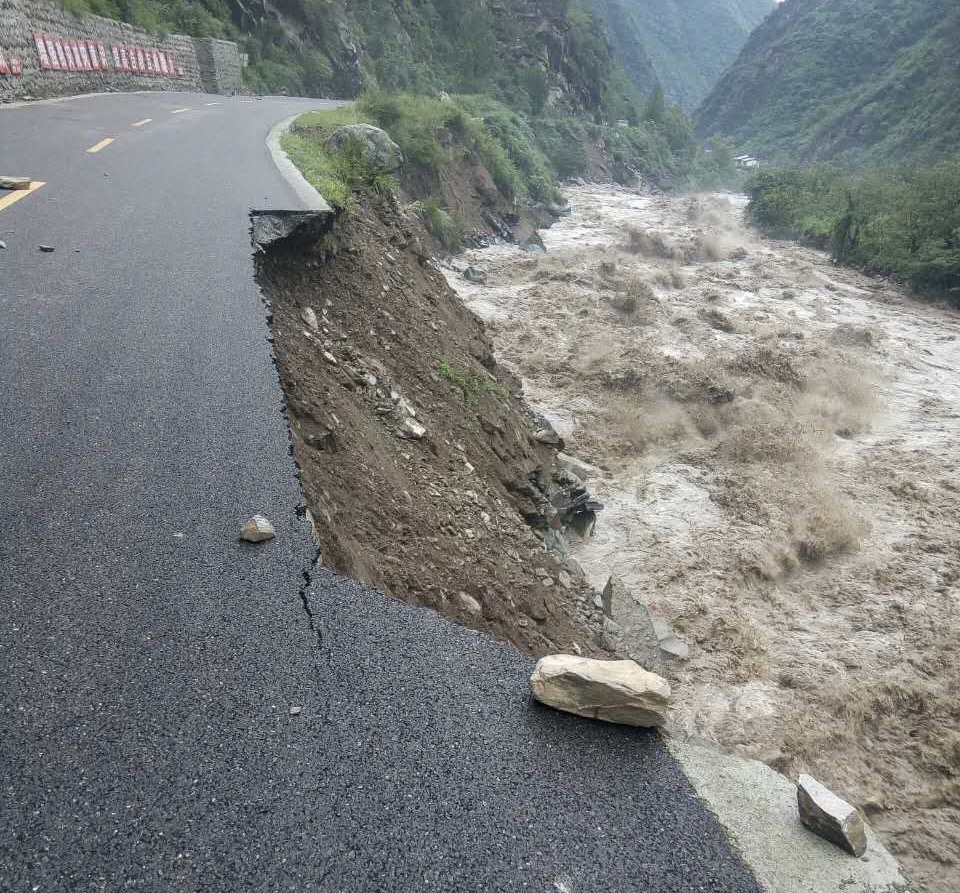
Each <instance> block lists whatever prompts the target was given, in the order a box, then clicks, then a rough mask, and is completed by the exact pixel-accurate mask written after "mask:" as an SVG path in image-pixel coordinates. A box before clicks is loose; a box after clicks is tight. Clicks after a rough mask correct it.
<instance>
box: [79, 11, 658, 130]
mask: <svg viewBox="0 0 960 893" xmlns="http://www.w3.org/2000/svg"><path fill="white" fill-rule="evenodd" d="M63 2H64V3H65V4H66V5H67V6H68V7H70V8H72V9H75V10H77V11H91V12H95V13H98V14H100V15H105V16H108V17H111V18H118V19H121V20H123V21H129V22H131V23H133V24H135V25H138V26H141V27H145V28H149V29H155V30H166V31H173V32H179V33H186V34H192V35H197V36H214V37H229V38H232V39H235V40H238V41H239V42H240V43H241V45H242V47H243V49H244V50H245V51H246V52H247V53H248V55H249V59H250V65H249V66H248V68H247V70H246V72H245V77H246V80H247V83H248V85H249V86H250V87H251V88H253V89H255V90H261V91H264V92H288V93H303V94H307V95H316V96H320V95H323V96H336V97H341V98H353V97H355V96H357V95H358V94H359V93H360V92H361V91H362V90H364V89H368V90H376V89H390V90H406V91H412V92H417V93H432V94H437V93H439V92H440V91H442V90H445V91H447V92H449V93H489V94H492V95H496V96H497V97H498V98H500V99H503V100H506V101H507V102H509V104H510V105H511V106H512V107H514V108H517V109H518V110H521V111H531V112H534V113H537V112H539V110H540V109H542V108H543V107H544V106H545V105H548V104H549V105H552V106H558V107H560V108H563V109H565V110H570V111H576V112H584V111H585V112H588V113H590V114H597V115H604V116H618V117H619V116H629V115H628V111H629V110H628V109H626V108H625V106H624V103H625V101H626V102H630V103H632V104H633V105H634V106H635V105H637V104H638V103H639V102H641V101H642V98H641V96H640V95H639V93H638V92H637V91H636V89H635V88H634V87H633V86H632V85H631V84H630V83H629V80H628V78H627V77H626V75H625V74H624V73H623V70H622V69H618V67H617V66H615V65H614V61H613V59H612V56H611V52H610V48H609V45H608V42H607V38H606V26H605V23H604V22H603V20H602V19H600V18H599V17H598V16H597V15H596V14H595V12H594V10H593V8H592V6H591V2H590V0H500V2H499V3H497V4H492V3H489V2H476V3H465V2H461V0H422V2H417V3H413V2H409V0H351V2H347V0H63ZM624 97H627V99H626V100H625V98H624Z"/></svg>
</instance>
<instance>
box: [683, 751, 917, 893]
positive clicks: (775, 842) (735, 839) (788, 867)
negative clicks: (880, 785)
mask: <svg viewBox="0 0 960 893" xmlns="http://www.w3.org/2000/svg"><path fill="white" fill-rule="evenodd" d="M666 741H667V746H668V748H669V749H670V752H671V753H672V754H673V755H674V756H675V757H676V758H677V760H678V762H679V763H680V765H681V766H682V767H683V771H684V772H685V773H686V774H687V777H688V778H689V779H690V782H691V784H692V785H693V786H694V788H695V789H696V791H697V793H698V794H699V795H700V796H701V797H702V798H703V800H704V801H706V803H707V805H708V806H709V807H710V809H712V810H713V812H714V813H715V814H716V816H717V818H718V819H719V820H720V824H721V825H723V827H724V828H725V829H726V830H727V832H728V834H729V836H730V841H731V843H732V844H733V845H734V847H736V849H737V850H738V851H739V852H740V855H741V856H742V857H743V860H744V861H745V862H746V863H747V865H749V866H750V868H751V869H752V870H753V872H754V875H755V876H756V878H757V880H758V881H759V882H760V884H761V886H762V887H763V888H764V890H766V891H768V893H812V891H816V893H909V891H910V884H909V881H908V880H907V878H906V877H905V876H904V874H903V871H902V870H901V868H900V866H899V865H898V864H897V862H896V860H895V859H894V858H893V856H891V855H890V853H889V852H887V850H886V849H884V847H883V845H882V844H881V843H880V841H879V840H878V839H877V836H876V834H874V833H873V831H871V830H870V828H869V826H868V827H867V852H866V853H865V854H864V855H863V856H862V857H861V858H859V859H857V858H855V857H853V856H851V855H849V854H847V853H844V852H843V851H842V850H840V849H838V848H837V847H835V846H833V845H832V844H830V843H827V842H826V841H825V840H822V839H821V838H819V837H817V836H816V835H814V834H813V833H812V832H810V831H808V830H807V829H806V828H804V826H803V825H802V824H801V823H800V817H799V815H798V813H797V792H796V787H795V785H794V784H793V782H791V781H790V779H788V778H785V777H784V776H783V775H780V773H779V772H775V771H774V770H773V769H771V768H770V767H769V766H766V765H765V764H763V763H760V762H757V761H755V760H746V759H742V758H740V757H734V756H729V755H727V754H724V753H721V752H720V751H719V750H715V749H713V748H711V747H710V746H708V745H702V744H695V743H693V742H689V741H680V740H678V739H676V738H667V739H666Z"/></svg>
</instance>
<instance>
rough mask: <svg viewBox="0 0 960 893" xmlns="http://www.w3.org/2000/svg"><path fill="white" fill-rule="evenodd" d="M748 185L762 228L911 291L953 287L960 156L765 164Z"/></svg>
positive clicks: (959, 224) (958, 243) (959, 245)
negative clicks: (845, 164) (805, 166)
mask: <svg viewBox="0 0 960 893" xmlns="http://www.w3.org/2000/svg"><path fill="white" fill-rule="evenodd" d="M747 192H748V195H749V196H750V204H749V206H748V213H749V215H750V218H751V219H752V220H753V222H754V223H756V224H757V225H758V226H760V227H761V228H763V229H764V230H766V231H768V232H771V233H773V234H775V235H778V236H784V237H789V238H796V239H799V240H801V241H804V242H806V243H808V244H811V245H814V246H816V247H819V248H824V249H829V250H830V252H831V253H832V255H833V257H834V259H835V260H836V261H838V262H840V263H846V264H850V265H853V266H857V267H860V268H862V269H865V270H867V271H868V272H872V273H881V274H885V275H893V276H895V277H896V278H898V279H900V280H901V281H903V282H905V283H906V284H908V285H910V286H912V287H913V288H915V289H917V290H918V291H930V292H942V291H949V290H951V289H956V288H960V162H957V161H952V162H943V163H941V164H938V165H936V166H934V167H930V168H903V169H890V168H887V169H876V170H871V171H866V172H863V173H848V172H845V171H842V170H841V169H839V168H835V167H821V168H815V169H813V170H803V171H801V170H790V169H786V170H776V169H771V170H764V171H761V172H759V173H758V174H756V175H755V176H754V177H753V178H752V179H751V180H750V182H749V183H748V184H747Z"/></svg>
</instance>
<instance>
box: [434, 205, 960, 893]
mask: <svg viewBox="0 0 960 893" xmlns="http://www.w3.org/2000/svg"><path fill="white" fill-rule="evenodd" d="M568 197H569V199H570V202H571V205H572V209H573V213H572V214H571V215H570V216H569V217H566V218H563V219H561V220H560V221H559V222H558V223H557V224H556V225H555V226H554V227H553V228H552V229H550V230H548V231H546V232H545V233H544V234H543V235H544V242H545V244H546V245H547V248H548V253H547V254H546V255H530V254H524V253H522V252H520V251H518V250H516V249H514V248H512V247H508V246H504V247H498V248H493V249H487V250H484V251H477V252H472V253H470V254H469V255H468V256H467V257H466V258H464V259H459V260H458V263H459V264H460V265H461V268H462V267H463V266H465V265H466V264H473V265H475V266H477V267H479V268H481V269H483V270H484V271H485V272H486V273H487V274H488V281H487V283H486V284H484V285H475V284H471V283H468V282H466V281H465V280H464V279H463V278H462V277H461V276H459V275H456V274H455V273H451V274H450V279H451V282H452V284H453V285H454V287H455V288H456V289H457V290H458V291H459V292H460V294H461V295H462V296H463V298H464V300H465V301H466V302H467V303H468V304H469V306H470V307H472V308H473V309H474V311H475V312H477V313H478V314H479V315H481V316H482V317H484V318H485V319H486V320H487V322H488V325H489V328H490V331H491V334H492V335H493V337H494V340H495V343H496V346H497V350H498V355H499V358H500V360H501V361H502V362H504V363H506V364H507V365H508V366H510V367H511V368H512V369H513V370H514V371H515V372H516V373H517V374H518V375H520V377H521V378H522V380H523V382H524V389H525V393H526V395H527V398H528V400H529V401H530V402H531V403H532V404H533V405H534V406H536V407H537V408H538V409H539V410H540V411H541V412H543V414H544V415H545V416H547V417H548V418H549V419H550V420H551V421H552V422H553V423H554V425H555V427H556V428H557V429H558V431H560V433H561V434H562V435H563V436H564V438H565V440H566V450H567V452H568V453H571V454H573V455H575V456H576V457H577V458H578V459H580V460H583V461H584V462H587V463H589V464H590V465H592V466H595V469H596V470H595V471H594V472H593V474H592V476H591V478H590V481H589V483H590V486H591V488H592V489H593V491H594V492H595V493H596V494H597V496H598V497H599V498H600V499H601V500H602V501H603V502H604V503H605V505H606V509H605V511H604V512H603V513H602V514H601V516H600V520H599V523H598V525H597V528H596V532H595V534H594V536H593V538H592V539H590V540H589V541H587V542H585V543H583V544H579V545H577V546H576V547H575V553H574V554H575V556H576V558H577V559H578V560H579V561H580V563H581V564H582V566H583V568H584V569H585V571H586V573H587V575H588V577H589V578H590V579H591V581H592V582H594V583H595V584H596V585H598V586H601V587H602V585H603V584H604V583H605V582H606V580H607V579H608V577H609V576H610V575H611V574H615V575H617V576H619V577H620V578H621V579H622V580H623V581H624V582H625V584H626V585H627V586H628V587H629V589H630V590H631V591H632V593H633V594H634V597H635V598H636V599H637V600H639V601H641V602H643V603H644V604H646V605H647V606H648V607H649V609H650V610H651V611H652V612H654V613H655V614H656V615H657V616H658V617H660V618H664V619H665V620H667V621H668V622H669V623H671V624H672V625H673V628H674V630H675V631H676V634H677V635H678V636H679V637H680V638H681V639H682V640H683V641H684V642H686V643H687V644H688V645H689V655H688V656H687V657H686V659H683V660H676V661H673V662H671V663H669V665H668V667H667V669H666V673H667V675H668V676H669V677H670V679H671V682H672V684H673V687H674V690H675V697H676V702H677V707H676V710H675V716H674V725H675V728H674V730H673V733H674V734H689V735H692V736H696V737H699V738H706V739H709V740H711V741H715V742H717V743H719V744H720V745H722V746H723V747H725V748H727V749H729V750H730V751H733V752H737V753H741V754H744V755H747V756H750V757H754V758H757V759H760V760H763V761H764V762H766V763H768V764H769V765H771V766H773V767H774V768H776V769H778V770H779V771H781V772H784V773H786V774H788V775H790V776H795V775H796V774H797V773H799V772H801V771H809V772H812V773H813V774H814V775H816V776H818V777H819V778H821V779H822V780H823V781H824V782H826V783H827V784H829V785H830V786H831V787H833V788H834V789H835V790H837V791H838V792H839V793H842V794H843V795H844V796H846V797H847V799H849V800H851V801H852V802H855V803H856V804H858V805H859V806H860V807H862V808H863V810H864V811H865V813H866V815H867V816H868V818H869V820H870V822H871V823H872V824H873V826H874V827H875V828H876V829H877V830H878V831H879V832H880V834H881V836H882V837H883V838H884V840H885V842H886V843H887V845H888V846H889V847H890V848H891V849H892V850H893V851H894V852H895V853H896V854H897V855H898V856H899V857H900V858H901V860H902V861H903V862H904V864H905V865H906V866H907V868H908V869H909V870H910V871H911V872H912V873H913V874H914V876H915V878H916V880H917V889H924V890H929V891H936V893H947V891H956V890H957V889H960V647H958V638H960V614H958V607H960V476H958V474H957V464H958V456H960V451H958V446H957V445H958V443H960V377H958V375H957V367H958V365H960V315H958V314H957V313H956V312H954V311H952V310H950V309H947V308H944V307H939V306H935V305H931V304H927V303H920V302H917V301H915V300H911V299H910V298H909V297H908V296H907V295H905V294H904V293H903V292H901V291H900V290H898V289H897V288H895V287H892V286H890V285H888V284H886V283H884V282H880V281H877V280H871V279H869V278H867V277H865V276H862V275H860V274H858V273H856V272H852V271H849V270H844V269H841V268H837V267H834V266H833V265H832V264H831V262H830V260H829V258H828V257H827V256H826V255H824V254H822V253H819V252H815V251H810V250H807V249H803V248H800V247H797V246H795V245H791V244H788V243H781V242H774V241H770V240H766V239H762V238H760V237H758V236H757V235H756V234H753V233H751V232H750V231H749V230H748V229H747V228H745V226H744V225H743V207H744V204H743V201H744V200H743V199H742V198H741V197H739V196H726V195H702V196H695V197H669V198H664V197H654V196H647V195H639V194H635V193H632V192H628V191H625V190H619V189H613V188H607V187H599V186H592V187H581V188H576V189H572V190H570V191H569V195H568Z"/></svg>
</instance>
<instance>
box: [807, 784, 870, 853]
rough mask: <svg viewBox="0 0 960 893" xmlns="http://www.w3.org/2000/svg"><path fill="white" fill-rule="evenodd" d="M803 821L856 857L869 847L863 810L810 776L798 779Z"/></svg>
mask: <svg viewBox="0 0 960 893" xmlns="http://www.w3.org/2000/svg"><path fill="white" fill-rule="evenodd" d="M797 807H798V808H799V810H800V821H801V822H803V824H804V825H806V826H807V827H808V828H809V829H810V830H811V831H813V833H814V834H816V835H818V836H819V837H822V838H823V839H824V840H829V841H830V842H831V843H833V844H836V845H837V846H838V847H840V849H842V850H846V851H847V852H848V853H851V854H852V855H854V856H862V855H863V854H864V853H865V852H866V849H867V834H866V830H865V829H864V826H863V819H861V818H860V813H858V812H857V810H856V809H855V808H854V807H853V806H851V805H850V804H849V803H847V801H846V800H841V799H840V798H839V797H838V796H837V795H836V794H834V793H833V791H831V790H830V789H829V788H827V787H825V786H824V785H822V784H820V782H819V781H817V780H816V779H815V778H813V777H812V776H810V775H801V776H800V778H799V779H798V781H797Z"/></svg>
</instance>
